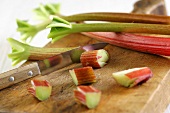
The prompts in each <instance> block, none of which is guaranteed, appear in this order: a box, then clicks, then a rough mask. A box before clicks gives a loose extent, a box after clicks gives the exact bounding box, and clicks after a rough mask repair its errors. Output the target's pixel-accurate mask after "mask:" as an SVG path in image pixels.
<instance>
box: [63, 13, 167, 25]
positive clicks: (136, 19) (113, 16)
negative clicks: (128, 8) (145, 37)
mask: <svg viewBox="0 0 170 113" xmlns="http://www.w3.org/2000/svg"><path fill="white" fill-rule="evenodd" d="M61 17H62V18H63V19H65V20H67V21H69V22H78V21H110V22H127V23H149V24H170V16H162V15H161V16H160V15H146V14H134V13H111V12H110V13H109V12H92V13H81V14H75V15H70V16H61Z"/></svg>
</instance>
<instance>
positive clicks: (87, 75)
mask: <svg viewBox="0 0 170 113" xmlns="http://www.w3.org/2000/svg"><path fill="white" fill-rule="evenodd" d="M69 72H70V75H71V77H72V80H73V82H74V83H75V84H76V85H82V84H88V83H93V82H96V76H95V74H94V71H93V68H92V67H83V68H77V69H72V70H69Z"/></svg>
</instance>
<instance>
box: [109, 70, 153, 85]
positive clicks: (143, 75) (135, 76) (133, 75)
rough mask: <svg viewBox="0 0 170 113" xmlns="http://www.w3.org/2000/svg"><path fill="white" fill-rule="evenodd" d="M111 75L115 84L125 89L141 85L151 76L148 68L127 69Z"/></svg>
mask: <svg viewBox="0 0 170 113" xmlns="http://www.w3.org/2000/svg"><path fill="white" fill-rule="evenodd" d="M112 75H113V78H114V79H115V80H116V82H117V83H119V84H120V85H122V86H125V87H133V86H136V85H138V84H142V83H144V82H146V81H147V80H149V78H151V77H152V76H153V74H152V71H151V69H150V68H148V67H141V68H133V69H128V70H124V71H120V72H115V73H112Z"/></svg>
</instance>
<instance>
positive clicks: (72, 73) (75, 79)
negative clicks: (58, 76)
mask: <svg viewBox="0 0 170 113" xmlns="http://www.w3.org/2000/svg"><path fill="white" fill-rule="evenodd" d="M69 73H70V75H71V77H72V79H73V82H74V83H75V84H76V85H78V80H77V77H76V74H75V72H74V70H69Z"/></svg>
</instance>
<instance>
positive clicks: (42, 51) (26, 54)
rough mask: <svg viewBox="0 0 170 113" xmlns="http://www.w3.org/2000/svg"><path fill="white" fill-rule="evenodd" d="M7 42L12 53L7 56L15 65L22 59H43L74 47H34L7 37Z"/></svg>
mask: <svg viewBox="0 0 170 113" xmlns="http://www.w3.org/2000/svg"><path fill="white" fill-rule="evenodd" d="M8 42H9V43H10V45H11V47H12V53H10V54H8V57H9V58H11V59H12V65H16V64H18V63H20V62H21V61H24V60H28V59H29V60H43V59H45V58H49V57H51V56H54V55H56V54H59V53H61V52H65V51H68V50H72V49H73V48H75V47H70V48H41V47H34V46H30V45H28V44H24V43H22V42H19V41H17V40H15V39H13V38H8Z"/></svg>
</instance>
